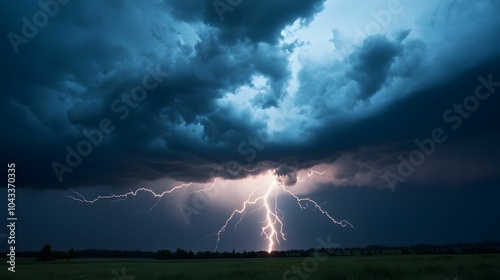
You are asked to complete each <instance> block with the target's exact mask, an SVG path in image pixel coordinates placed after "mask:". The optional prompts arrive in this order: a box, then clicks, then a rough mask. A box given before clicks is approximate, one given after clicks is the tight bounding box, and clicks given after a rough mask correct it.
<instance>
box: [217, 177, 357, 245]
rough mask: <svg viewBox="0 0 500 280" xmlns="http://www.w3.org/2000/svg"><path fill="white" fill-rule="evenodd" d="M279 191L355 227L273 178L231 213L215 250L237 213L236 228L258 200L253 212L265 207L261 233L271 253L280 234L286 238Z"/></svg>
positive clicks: (278, 241) (301, 207)
mask: <svg viewBox="0 0 500 280" xmlns="http://www.w3.org/2000/svg"><path fill="white" fill-rule="evenodd" d="M324 173H325V172H317V171H314V170H310V172H309V173H307V176H308V177H311V176H312V175H313V174H320V175H323V174H324ZM268 184H269V185H268ZM266 186H267V190H266V192H265V193H264V194H263V195H261V196H257V197H255V194H256V192H257V190H259V189H262V188H264V187H266ZM273 191H274V192H275V195H274V209H272V208H271V206H270V204H269V196H270V195H271V193H272V192H273ZM279 192H283V193H286V194H289V195H291V196H292V197H293V198H295V200H296V201H297V204H298V205H299V207H300V209H306V207H305V206H304V204H307V203H311V204H312V205H314V208H316V209H317V210H319V211H320V212H321V214H323V215H324V216H326V217H327V218H328V219H329V220H330V221H332V222H333V223H335V224H338V225H340V226H342V227H346V226H350V227H353V226H352V224H351V223H349V222H348V221H346V220H341V221H337V220H335V219H334V218H333V217H332V216H330V214H328V212H327V211H325V210H323V209H322V208H321V206H320V205H319V204H318V203H317V202H316V201H314V200H312V199H310V198H308V197H305V198H300V197H298V196H297V195H295V194H294V193H293V192H292V191H290V190H288V189H286V187H285V186H284V185H282V186H280V187H277V184H276V180H271V181H267V182H266V183H264V184H263V185H261V186H259V187H256V188H254V189H253V191H252V192H251V193H250V194H249V195H248V198H247V200H245V201H244V202H243V206H242V207H241V208H238V209H236V210H234V211H233V212H232V213H231V215H230V216H229V218H228V219H227V220H226V222H225V223H224V225H223V226H222V227H221V228H220V229H219V231H218V232H217V233H216V235H217V241H216V244H215V250H214V251H217V248H218V245H219V241H220V239H221V235H222V233H224V231H225V230H226V228H227V226H228V224H229V223H230V222H231V221H232V220H233V219H234V217H235V216H236V215H237V214H239V215H241V217H240V220H239V221H238V222H237V223H236V225H235V229H236V227H237V226H238V224H239V223H240V222H241V219H242V218H243V214H244V213H245V211H246V210H247V207H250V206H253V205H256V204H257V203H258V202H260V203H261V206H260V207H259V208H257V209H254V210H252V212H253V211H255V210H261V209H265V220H264V226H263V227H262V231H261V235H264V236H265V238H266V239H267V241H268V249H267V252H268V253H271V252H272V251H273V249H274V244H275V243H274V242H275V241H276V242H277V243H278V244H279V243H280V236H281V239H282V240H286V238H285V234H284V232H283V218H284V214H283V212H282V211H281V210H280V209H279V208H278V194H279ZM278 213H280V214H281V217H280V216H279V214H278ZM277 225H279V227H277Z"/></svg>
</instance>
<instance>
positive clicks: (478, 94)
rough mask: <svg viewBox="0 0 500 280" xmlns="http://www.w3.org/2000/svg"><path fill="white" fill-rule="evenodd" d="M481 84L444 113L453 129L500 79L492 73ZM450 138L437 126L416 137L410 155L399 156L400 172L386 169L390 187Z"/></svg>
mask: <svg viewBox="0 0 500 280" xmlns="http://www.w3.org/2000/svg"><path fill="white" fill-rule="evenodd" d="M477 79H478V81H479V84H478V85H477V86H476V88H475V90H474V94H470V95H468V96H466V97H465V98H464V99H463V100H462V102H461V103H460V104H457V103H455V104H453V106H452V108H451V109H447V110H446V111H444V113H443V121H444V122H445V123H447V124H449V125H450V127H451V129H452V130H457V129H459V128H460V127H461V126H462V124H463V122H464V120H465V119H468V118H470V117H471V116H472V113H474V112H475V111H477V110H478V109H479V106H480V104H481V102H483V101H486V100H487V99H488V98H490V97H491V94H492V93H494V92H495V91H496V88H498V87H500V81H498V82H497V81H494V80H493V76H492V74H489V75H488V78H487V79H486V78H484V77H483V76H479V77H477ZM446 140H448V135H447V133H446V131H445V129H443V128H441V127H436V128H435V129H433V130H432V132H431V134H430V137H429V138H426V139H423V140H420V139H415V141H414V143H415V145H416V148H415V149H414V150H412V151H411V152H410V154H409V155H408V157H404V156H403V155H399V156H398V160H399V165H398V170H397V171H398V174H394V173H393V172H390V171H386V172H385V173H384V175H383V177H384V178H385V180H386V181H387V184H388V185H389V188H390V189H391V190H392V191H394V188H395V186H396V185H397V184H399V183H403V182H405V181H406V179H408V177H410V176H411V175H412V174H413V173H414V172H415V169H416V168H417V167H419V166H421V165H422V164H423V163H424V162H425V160H426V159H427V158H428V157H430V156H432V155H433V154H434V152H435V151H436V148H437V145H438V144H443V143H444V142H446Z"/></svg>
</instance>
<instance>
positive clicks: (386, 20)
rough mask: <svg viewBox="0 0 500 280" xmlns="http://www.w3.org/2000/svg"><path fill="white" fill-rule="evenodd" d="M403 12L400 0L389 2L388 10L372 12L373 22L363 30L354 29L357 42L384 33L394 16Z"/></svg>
mask: <svg viewBox="0 0 500 280" xmlns="http://www.w3.org/2000/svg"><path fill="white" fill-rule="evenodd" d="M402 12H403V6H402V5H401V3H400V1H399V0H389V2H387V6H386V9H382V10H380V11H378V12H376V11H371V12H370V15H371V17H372V19H373V20H371V21H368V22H367V23H366V24H365V26H364V27H363V28H360V27H359V26H356V27H354V33H355V38H354V40H355V41H356V42H359V41H363V40H364V39H365V38H366V37H368V36H370V35H374V34H377V33H381V32H382V28H385V27H387V26H389V24H390V23H391V21H392V18H393V17H394V16H397V15H399V14H401V13H402Z"/></svg>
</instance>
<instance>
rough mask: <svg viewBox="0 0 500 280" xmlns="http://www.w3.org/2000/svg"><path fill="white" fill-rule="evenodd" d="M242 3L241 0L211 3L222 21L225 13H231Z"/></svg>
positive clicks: (215, 0)
mask: <svg viewBox="0 0 500 280" xmlns="http://www.w3.org/2000/svg"><path fill="white" fill-rule="evenodd" d="M242 2H243V0H214V2H212V6H214V9H215V12H216V13H217V15H218V16H219V19H220V20H221V21H223V20H224V14H225V13H226V12H233V11H234V8H235V7H237V6H239V5H240V4H241V3H242Z"/></svg>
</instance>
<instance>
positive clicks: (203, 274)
mask: <svg viewBox="0 0 500 280" xmlns="http://www.w3.org/2000/svg"><path fill="white" fill-rule="evenodd" d="M294 267H295V268H297V269H298V271H297V270H295V271H294V269H293V268H294ZM122 268H125V271H126V274H125V275H124V274H123V271H122ZM1 269H2V271H0V279H5V280H9V279H26V280H28V279H29V280H43V279H51V280H66V279H89V280H100V279H106V280H112V279H115V280H143V279H144V280H146V279H147V280H156V279H158V280H159V279H175V280H183V279H196V280H204V279H290V280H298V279H311V280H314V279H353V280H354V279H356V280H357V279H359V280H375V279H384V280H388V279H406V280H417V279H418V280H427V279H429V280H434V279H435V280H445V279H447V280H466V279H471V280H472V279H474V280H476V279H481V280H483V279H500V255H462V256H457V255H454V256H378V257H343V258H335V257H330V258H328V259H326V260H313V259H312V258H287V259H220V260H168V261H155V260H128V259H75V260H72V261H70V262H68V261H64V262H61V261H58V262H51V263H39V262H37V261H35V260H29V259H24V260H18V262H17V263H16V272H15V273H12V272H8V271H7V265H6V261H5V259H2V266H1ZM113 270H114V273H113Z"/></svg>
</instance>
